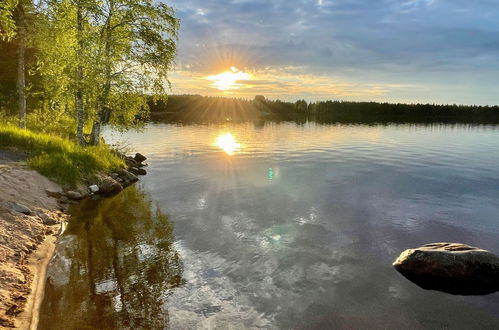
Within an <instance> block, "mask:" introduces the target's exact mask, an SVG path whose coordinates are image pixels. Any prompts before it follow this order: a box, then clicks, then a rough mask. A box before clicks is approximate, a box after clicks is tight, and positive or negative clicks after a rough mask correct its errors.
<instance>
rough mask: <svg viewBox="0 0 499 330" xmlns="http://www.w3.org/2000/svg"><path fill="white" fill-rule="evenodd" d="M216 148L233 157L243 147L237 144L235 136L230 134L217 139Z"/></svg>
mask: <svg viewBox="0 0 499 330" xmlns="http://www.w3.org/2000/svg"><path fill="white" fill-rule="evenodd" d="M215 146H217V147H219V148H220V149H222V150H223V151H225V153H227V155H229V156H232V155H233V154H234V152H235V151H237V150H239V149H240V148H241V145H240V144H239V143H237V142H236V139H235V138H234V136H233V135H232V134H230V133H225V134H222V135H220V136H218V137H217V139H216V140H215Z"/></svg>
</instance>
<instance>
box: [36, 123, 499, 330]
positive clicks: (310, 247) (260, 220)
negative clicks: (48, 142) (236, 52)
mask: <svg viewBox="0 0 499 330" xmlns="http://www.w3.org/2000/svg"><path fill="white" fill-rule="evenodd" d="M105 138H106V141H108V142H112V143H117V142H119V143H120V144H121V145H123V144H127V145H128V146H129V147H130V148H131V149H132V150H137V151H140V152H142V153H143V154H145V155H146V156H148V158H149V159H148V161H147V162H148V163H149V164H150V166H149V167H148V172H149V174H148V175H147V176H145V177H144V178H143V179H142V182H141V183H140V184H139V186H138V187H136V188H132V190H131V191H130V192H128V194H132V197H133V196H135V199H133V200H134V201H136V202H134V203H129V202H127V201H128V195H127V194H123V195H119V196H118V197H116V198H115V199H111V200H106V201H101V202H99V204H97V205H95V202H89V203H91V204H84V205H83V206H82V207H81V208H79V209H77V210H74V215H75V216H74V217H73V220H72V221H73V222H72V224H70V225H69V228H68V230H67V232H66V233H65V234H64V235H63V236H62V238H61V240H60V241H61V243H60V244H59V248H58V255H57V258H63V259H64V265H65V266H64V267H65V268H63V267H59V268H57V272H54V271H53V272H52V274H54V275H53V276H56V275H55V273H57V274H59V275H57V276H59V277H61V274H62V275H64V276H66V277H65V280H64V281H59V282H57V281H53V282H54V283H52V284H51V285H50V286H48V288H47V296H46V299H45V302H44V312H45V313H44V314H46V315H51V316H50V317H45V318H43V317H42V318H41V328H42V329H43V328H46V329H56V328H60V329H63V328H64V325H65V324H67V322H68V319H70V320H71V319H73V318H76V319H78V320H79V322H80V323H79V325H80V326H82V327H83V325H84V326H86V327H88V328H99V324H106V327H105V328H123V327H126V326H129V325H130V326H135V327H139V328H151V329H157V328H161V327H170V328H172V329H196V328H198V329H245V328H248V329H367V328H368V329H404V328H405V329H472V328H474V329H497V328H499V294H493V295H488V296H468V297H462V296H452V295H449V294H445V293H442V292H437V291H426V290H423V289H421V288H419V287H418V286H416V285H415V284H413V283H411V282H409V281H408V280H407V279H405V278H404V277H402V276H401V275H400V274H398V273H397V272H396V271H395V270H394V269H393V268H392V266H391V263H392V262H393V260H394V259H395V258H396V257H397V256H398V255H399V253H400V252H401V251H403V250H405V249H407V248H412V247H417V246H420V245H422V244H426V243H430V242H439V241H456V242H462V243H466V244H470V245H475V246H480V247H482V248H485V249H489V250H491V251H493V252H495V253H499V240H498V237H499V236H498V235H499V218H498V214H499V202H498V200H499V189H498V187H499V168H498V166H497V164H499V129H498V128H497V127H494V126H480V127H477V126H465V125H429V126H417V125H397V126H396V125H387V126H381V125H379V126H362V125H319V124H314V123H306V124H302V125H298V124H295V123H279V124H276V123H264V124H253V123H243V124H231V123H227V124H216V125H215V124H213V125H175V124H161V123H158V124H150V125H148V126H147V127H146V128H145V129H144V130H143V131H142V132H128V133H126V134H124V135H121V134H118V133H113V132H111V131H107V132H106V137H105ZM137 189H138V190H137ZM127 191H128V189H127ZM137 196H138V197H137ZM92 203H93V204H92ZM85 205H87V206H85ZM137 205H141V206H140V207H138V206H137ZM136 207H138V211H134V210H135V209H136ZM156 207H158V208H159V209H160V210H161V212H162V213H163V214H165V215H166V216H167V218H166V217H165V216H162V215H160V214H157V213H155V208H156ZM148 210H149V211H148ZM147 212H149V213H147ZM144 214H147V216H145V217H144ZM157 217H160V219H162V220H158V218H157ZM155 224H156V225H155ZM122 225H123V226H124V227H123V228H122V227H121V226H122ZM171 226H173V232H172V231H171ZM169 228H170V229H169ZM75 242H76V243H75ZM75 244H76V245H77V246H78V247H77V248H76V247H75ZM89 244H90V245H92V247H89V246H88V245H89ZM89 251H92V252H91V255H92V257H93V258H94V261H89V257H88V254H89ZM57 258H56V260H57ZM95 259H96V260H99V261H96V260H95ZM113 260H114V261H113ZM144 260H145V261H144ZM59 264H61V263H59ZM89 265H92V266H91V267H89ZM55 267H57V264H56V263H53V265H52V270H54V269H56V268H55ZM154 267H158V269H159V270H158V271H156V268H154ZM89 268H92V271H90V269H89ZM160 270H161V271H160ZM146 274H149V275H146ZM180 274H181V278H180ZM49 281H50V280H49ZM49 283H51V282H49ZM119 283H121V284H119ZM120 286H121V287H122V288H120ZM127 299H128V300H127ZM124 307H126V310H125V311H124ZM148 313H149V314H148ZM83 315H85V317H84V318H83ZM134 315H135V316H134ZM152 315H156V316H155V317H152ZM151 318H152V319H151ZM149 321H150V322H153V321H154V322H155V323H148V322H149ZM100 322H104V323H100ZM159 324H161V327H159Z"/></svg>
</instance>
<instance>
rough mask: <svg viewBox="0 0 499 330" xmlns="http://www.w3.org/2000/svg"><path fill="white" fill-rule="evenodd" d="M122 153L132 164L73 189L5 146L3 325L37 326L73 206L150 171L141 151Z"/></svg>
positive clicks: (0, 184)
mask: <svg viewBox="0 0 499 330" xmlns="http://www.w3.org/2000/svg"><path fill="white" fill-rule="evenodd" d="M119 156H120V157H121V158H122V159H123V160H124V162H125V164H126V168H124V169H121V170H119V171H116V172H115V173H111V174H109V175H108V174H98V175H96V177H95V179H94V180H93V182H90V183H88V184H86V185H79V186H78V187H76V188H68V187H62V186H60V185H58V184H55V183H54V182H52V181H50V180H49V179H47V178H46V177H44V176H42V175H40V174H39V173H37V172H35V171H32V170H29V169H28V168H27V167H26V165H25V162H24V160H25V156H24V155H22V154H20V153H17V152H12V151H5V150H0V327H5V328H31V327H33V326H34V324H35V325H36V322H37V321H36V320H37V315H36V314H37V310H38V306H39V305H40V303H41V300H42V299H43V291H44V290H43V286H44V282H45V275H44V274H45V271H46V267H47V265H48V263H49V261H50V259H51V258H52V254H53V251H54V247H55V241H56V237H57V236H59V235H60V233H61V231H62V228H63V226H64V224H65V222H66V220H67V218H68V215H67V214H66V213H65V212H66V211H67V209H68V208H69V205H70V204H75V203H78V202H79V201H81V200H83V199H85V198H95V199H97V198H105V197H108V196H113V195H115V194H118V193H119V192H120V191H122V190H123V189H124V188H126V187H127V186H129V185H131V184H133V183H135V182H137V181H138V180H139V177H138V176H139V175H145V174H146V173H147V172H146V170H145V169H144V167H146V166H147V164H144V163H143V162H144V161H145V160H146V157H144V156H143V155H141V154H140V153H137V154H135V156H133V157H131V156H126V155H123V154H119Z"/></svg>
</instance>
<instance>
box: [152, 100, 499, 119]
mask: <svg viewBox="0 0 499 330" xmlns="http://www.w3.org/2000/svg"><path fill="white" fill-rule="evenodd" d="M149 107H150V110H151V117H152V118H153V119H160V118H164V119H169V120H177V121H184V122H199V121H200V122H218V121H227V120H231V121H248V120H295V121H306V120H315V121H320V122H343V123H433V122H441V123H477V124H495V123H499V107H498V106H466V105H455V104H454V105H435V104H402V103H377V102H346V101H317V102H310V103H307V102H306V101H305V100H298V101H296V102H284V101H279V100H268V99H266V98H265V97H264V96H261V95H258V96H256V97H255V98H254V99H253V100H245V99H232V98H224V97H208V96H199V95H171V96H169V98H168V101H167V102H166V103H165V102H158V103H154V102H149Z"/></svg>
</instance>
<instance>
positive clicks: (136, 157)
mask: <svg viewBox="0 0 499 330" xmlns="http://www.w3.org/2000/svg"><path fill="white" fill-rule="evenodd" d="M134 159H135V160H136V161H137V162H139V163H142V162H143V161H144V160H146V159H147V158H146V157H145V156H144V155H142V154H141V153H138V152H137V153H136V154H135V157H134Z"/></svg>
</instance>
